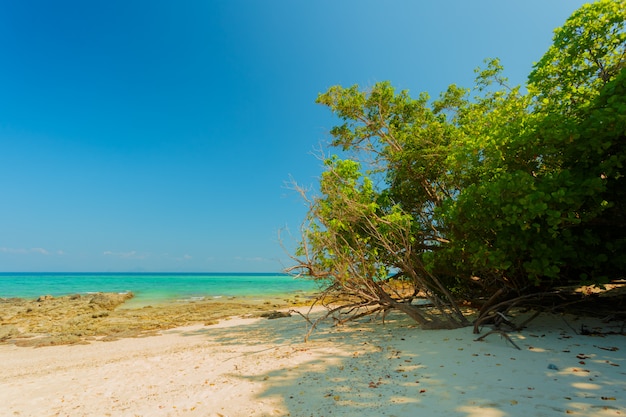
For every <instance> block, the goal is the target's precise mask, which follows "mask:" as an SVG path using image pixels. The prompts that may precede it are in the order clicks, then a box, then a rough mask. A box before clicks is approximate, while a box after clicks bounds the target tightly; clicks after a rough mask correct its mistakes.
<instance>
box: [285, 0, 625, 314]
mask: <svg viewBox="0 0 626 417" xmlns="http://www.w3.org/2000/svg"><path fill="white" fill-rule="evenodd" d="M625 22H626V1H624V0H601V1H598V2H595V3H592V4H586V5H584V6H583V7H581V8H580V9H579V10H577V11H576V12H575V13H574V14H573V15H572V16H571V17H570V18H569V19H568V20H567V21H566V22H565V24H564V25H563V27H561V28H559V29H557V30H556V31H555V35H554V38H553V45H552V46H551V47H550V48H549V50H548V51H547V52H546V53H545V55H544V56H543V57H542V59H541V60H540V61H539V62H538V63H536V64H535V65H534V68H533V70H532V72H531V73H530V75H529V77H528V83H527V84H526V86H525V88H524V89H523V88H522V87H521V86H510V85H508V80H507V79H506V78H505V77H504V69H503V68H502V66H501V65H500V63H499V61H498V60H497V59H489V60H486V61H485V66H484V67H483V68H480V69H477V70H476V73H477V78H476V83H475V85H474V87H473V88H472V89H471V90H470V89H466V88H461V87H459V86H456V85H451V86H450V87H449V88H448V89H447V90H446V91H445V92H443V93H442V94H440V95H439V97H438V98H437V99H434V100H432V99H431V98H430V97H429V96H428V95H427V94H426V93H422V94H420V95H419V96H418V97H417V98H416V99H414V98H411V97H410V95H409V93H408V92H407V91H399V92H398V91H396V90H395V89H394V88H393V87H392V85H391V83H389V82H382V83H377V84H375V85H374V86H373V87H371V88H369V89H362V88H360V87H359V86H357V85H354V86H351V87H347V88H344V87H341V86H335V87H332V88H330V89H329V90H328V91H327V92H326V93H324V94H321V95H320V96H319V97H318V99H317V102H318V103H320V104H322V105H325V106H327V107H328V108H329V109H330V110H331V111H332V112H333V113H334V114H335V115H336V116H337V117H338V119H339V120H340V124H338V126H336V127H334V128H333V129H332V130H331V134H332V136H333V141H332V143H331V145H330V147H331V148H337V149H340V150H341V151H342V152H343V155H347V157H344V158H340V157H338V156H332V157H330V158H328V159H327V160H326V161H325V171H324V172H323V174H322V177H321V181H320V194H321V195H319V196H317V197H314V198H311V197H308V196H305V197H306V198H307V199H308V200H307V201H309V204H310V209H309V212H308V215H307V218H306V221H305V223H304V227H303V230H302V233H303V236H302V243H301V245H300V247H299V249H298V252H297V253H295V254H294V256H293V259H294V260H296V264H295V265H294V266H293V267H292V268H291V269H290V270H291V271H304V272H305V273H306V274H307V275H309V276H311V277H313V278H316V279H320V280H325V281H326V282H327V284H328V286H327V291H326V292H325V293H324V296H327V297H331V298H332V299H333V300H335V301H336V300H339V299H340V300H343V301H344V302H343V304H340V306H342V307H343V308H346V309H349V310H350V311H356V310H355V309H358V308H360V307H364V308H366V311H368V312H372V311H380V310H382V311H386V310H388V309H391V308H396V309H400V310H402V311H404V312H406V313H407V314H409V315H410V316H411V317H413V318H414V319H415V320H416V321H418V322H419V323H421V324H422V325H425V326H427V325H433V326H456V325H465V324H467V322H466V320H465V319H464V317H463V316H462V314H461V313H460V311H459V309H458V307H457V305H458V302H459V300H462V299H470V298H483V299H490V298H494V297H495V298H498V297H500V298H502V299H504V298H506V297H509V298H510V297H514V296H518V297H519V296H525V295H527V294H532V293H535V292H539V291H546V290H549V289H553V288H556V287H560V286H565V285H572V284H581V283H583V284H589V283H592V284H598V285H601V284H603V283H606V282H608V280H610V279H612V278H618V277H620V276H623V274H624V270H625V266H626V184H625V182H624V174H625V173H624V164H625V162H626V149H625V143H626V71H625V69H624V68H625V67H626V30H625V27H624V25H625ZM418 296H420V297H427V298H428V299H429V300H430V301H431V302H432V303H433V305H434V306H435V307H437V308H438V310H439V311H438V315H437V316H429V315H428V314H426V313H425V312H424V310H423V309H420V308H418V307H417V306H415V303H414V300H415V298H416V297H418ZM442 317H443V319H442Z"/></svg>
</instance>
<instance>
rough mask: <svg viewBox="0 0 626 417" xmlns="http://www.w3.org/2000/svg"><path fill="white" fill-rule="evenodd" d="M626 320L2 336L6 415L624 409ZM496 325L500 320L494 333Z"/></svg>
mask: <svg viewBox="0 0 626 417" xmlns="http://www.w3.org/2000/svg"><path fill="white" fill-rule="evenodd" d="M583 325H584V326H586V328H587V329H592V330H597V331H600V332H603V333H609V332H620V331H621V329H620V326H621V323H608V324H607V323H600V322H598V321H596V320H595V319H575V318H573V317H569V316H554V315H544V316H540V317H539V318H537V319H536V320H535V321H533V322H532V323H531V325H530V328H529V329H527V330H525V331H524V332H522V333H512V334H511V337H512V339H513V340H514V342H515V343H516V344H518V345H519V347H520V348H521V350H517V349H515V348H514V347H513V346H512V345H511V344H510V343H508V342H507V341H506V340H505V339H503V338H502V337H501V336H500V335H497V334H493V335H490V336H488V337H487V338H486V339H485V341H483V342H476V341H474V339H476V335H473V334H472V329H471V328H464V329H457V330H427V331H425V330H420V329H418V328H416V327H415V326H413V324H412V323H411V322H410V321H408V320H406V319H404V318H403V317H401V316H393V317H391V320H390V321H389V322H388V323H387V324H385V325H382V324H381V323H380V322H378V321H377V322H374V323H371V322H369V321H363V322H360V323H354V324H351V325H348V326H343V327H340V328H334V327H330V323H328V324H324V325H322V326H321V327H320V328H319V330H318V331H316V332H315V333H314V334H313V337H312V338H311V339H310V341H309V342H308V343H304V342H303V335H304V333H305V331H306V322H305V321H304V320H303V319H302V318H301V317H300V316H298V315H293V316H292V317H288V318H281V319H276V320H267V319H258V318H257V319H230V320H226V321H222V322H220V323H219V324H215V325H195V326H188V327H180V328H175V329H170V330H166V331H163V332H162V333H161V335H158V336H151V337H143V338H128V339H120V340H116V341H111V342H103V341H94V342H92V343H90V344H88V345H71V346H52V347H45V348H30V347H26V348H24V347H17V346H15V345H12V344H5V345H0V363H2V372H1V373H0V404H1V410H2V413H1V414H2V415H3V416H4V415H6V416H230V417H233V416H297V417H302V416H307V417H308V416H315V417H321V416H325V417H329V416H396V417H400V416H407V417H408V416H411V417H412V416H465V417H479V416H488V417H504V416H555V415H580V416H598V417H601V416H619V415H625V414H626V355H625V354H626V337H624V336H623V335H620V334H607V335H604V336H589V335H580V334H578V333H580V332H579V331H578V330H579V329H581V328H582V326H583ZM483 332H486V329H485V330H484V331H483Z"/></svg>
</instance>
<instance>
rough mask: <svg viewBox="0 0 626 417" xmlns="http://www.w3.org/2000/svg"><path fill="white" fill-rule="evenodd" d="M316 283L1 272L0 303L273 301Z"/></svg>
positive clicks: (260, 275) (276, 276)
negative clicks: (82, 298)
mask: <svg viewBox="0 0 626 417" xmlns="http://www.w3.org/2000/svg"><path fill="white" fill-rule="evenodd" d="M317 289H318V284H317V283H315V282H313V281H312V280H307V279H305V278H294V277H293V276H291V275H288V274H283V273H267V272H257V273H252V272H245V273H235V272H226V273H216V272H207V273H203V272H192V273H175V272H0V299H7V298H25V299H32V298H38V297H40V296H44V295H51V296H53V297H61V296H65V295H74V294H81V295H83V294H90V293H96V292H114V293H128V292H132V293H133V294H134V298H133V300H132V303H133V304H136V303H139V304H149V303H163V302H172V301H193V300H201V299H219V298H222V297H252V298H259V299H264V298H276V297H283V296H294V295H298V294H307V293H314V292H315V291H316V290H317Z"/></svg>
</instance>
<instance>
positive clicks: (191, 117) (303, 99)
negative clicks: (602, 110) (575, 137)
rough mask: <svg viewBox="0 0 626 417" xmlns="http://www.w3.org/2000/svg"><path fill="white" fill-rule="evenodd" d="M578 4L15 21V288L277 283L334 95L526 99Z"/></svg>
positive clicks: (9, 33) (5, 178)
mask: <svg viewBox="0 0 626 417" xmlns="http://www.w3.org/2000/svg"><path fill="white" fill-rule="evenodd" d="M583 3H584V2H582V1H576V0H567V1H565V0H550V1H546V0H525V1H502V0H489V1H487V0H476V1H467V0H454V1H453V0H448V1H417V0H389V1H381V0H378V1H371V0H342V1H338V0H316V1H310V0H281V1H279V0H264V1H259V0H248V1H243V0H221V1H217V0H214V1H211V0H186V1H157V0H144V1H142V0H136V1H127V0H106V1H83V0H76V1H67V0H56V1H43V0H42V1H34V0H20V1H12V2H8V1H5V2H1V3H0V57H1V59H2V61H1V65H0V271H10V272H13V271H174V272H178V271H189V272H192V271H200V272H205V271H206V272H228V271H231V272H247V271H251V272H255V271H257V272H266V271H267V272H275V271H280V270H281V269H282V267H283V266H284V265H285V264H288V258H287V257H286V256H285V254H284V252H283V250H282V249H281V247H280V245H279V244H278V237H277V233H278V230H279V229H281V228H284V227H288V228H289V229H291V230H292V231H293V232H297V230H298V228H299V225H300V222H301V220H302V218H303V217H304V214H305V211H306V207H305V206H304V204H303V203H302V201H301V200H300V198H299V197H298V196H297V195H296V194H295V193H294V192H292V191H289V190H288V189H287V188H286V187H285V182H286V181H289V179H290V176H291V177H294V178H295V179H296V180H297V181H298V182H299V183H301V184H303V185H312V184H315V183H316V178H317V177H318V175H319V174H320V172H321V167H320V161H318V160H317V159H316V158H315V157H314V156H313V153H314V150H315V149H316V148H318V147H319V145H320V144H323V143H325V142H326V141H327V140H328V131H329V129H330V128H331V127H332V126H333V124H334V123H335V120H334V119H333V117H332V115H331V114H330V112H329V111H328V110H327V109H326V108H323V107H321V106H319V105H316V104H315V103H314V101H315V98H316V97H317V95H318V94H319V93H322V92H324V91H326V89H328V88H329V87H331V86H332V85H336V84H341V85H344V86H348V85H352V84H355V83H356V84H359V85H361V86H363V87H368V86H371V85H372V84H374V83H375V82H378V81H384V80H390V81H391V82H392V83H393V84H394V85H395V86H396V87H397V88H399V89H408V90H409V91H410V92H411V94H412V95H414V96H417V94H418V93H419V92H421V91H428V92H429V93H430V94H431V96H437V95H438V94H439V92H441V91H443V90H444V89H445V88H446V86H447V85H448V84H451V83H456V84H459V85H462V86H468V87H469V86H471V83H472V80H473V78H474V73H473V69H474V68H476V67H477V66H479V65H481V64H482V61H483V59H484V58H486V57H499V58H501V60H502V63H503V64H504V66H505V68H506V74H507V75H508V76H509V78H510V80H511V81H512V83H514V84H522V83H524V82H525V78H526V75H527V74H528V73H529V71H530V69H531V65H532V63H533V62H535V61H537V60H538V59H539V58H540V57H541V55H542V54H543V52H544V51H545V50H546V49H547V48H548V46H549V45H550V44H551V39H552V31H553V29H554V28H556V27H558V26H561V25H562V24H563V22H564V21H565V19H566V18H567V17H568V16H569V15H570V14H571V13H572V12H573V11H574V10H575V9H576V8H578V7H579V6H580V5H581V4H583Z"/></svg>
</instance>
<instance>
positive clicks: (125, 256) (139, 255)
mask: <svg viewBox="0 0 626 417" xmlns="http://www.w3.org/2000/svg"><path fill="white" fill-rule="evenodd" d="M102 254H103V255H104V256H113V257H115V258H120V259H146V258H148V257H150V254H149V253H138V252H137V251H134V250H131V251H129V252H113V251H110V250H107V251H104V252H103V253H102Z"/></svg>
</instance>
